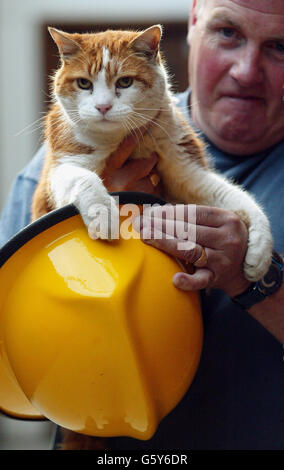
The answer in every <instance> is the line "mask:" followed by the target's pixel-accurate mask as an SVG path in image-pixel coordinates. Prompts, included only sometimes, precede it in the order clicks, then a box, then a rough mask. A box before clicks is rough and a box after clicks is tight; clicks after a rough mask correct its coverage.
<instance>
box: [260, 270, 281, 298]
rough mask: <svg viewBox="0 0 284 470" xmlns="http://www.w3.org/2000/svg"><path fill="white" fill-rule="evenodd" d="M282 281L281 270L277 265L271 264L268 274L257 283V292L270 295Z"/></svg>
mask: <svg viewBox="0 0 284 470" xmlns="http://www.w3.org/2000/svg"><path fill="white" fill-rule="evenodd" d="M281 281H282V269H281V265H279V264H278V263H272V264H271V265H270V268H269V270H268V272H267V273H266V274H265V276H264V277H263V278H262V279H261V280H260V281H259V286H258V288H259V290H260V291H261V292H262V293H263V294H265V295H271V294H273V293H274V292H276V291H277V289H278V288H279V286H280V284H281Z"/></svg>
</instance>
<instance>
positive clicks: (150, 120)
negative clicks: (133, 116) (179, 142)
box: [137, 113, 172, 141]
mask: <svg viewBox="0 0 284 470" xmlns="http://www.w3.org/2000/svg"><path fill="white" fill-rule="evenodd" d="M137 114H138V115H139V113H137ZM140 117H141V118H144V119H146V118H145V117H144V116H143V115H141V116H140ZM148 122H151V124H153V125H156V126H158V127H159V128H160V129H161V130H162V131H163V132H164V133H165V134H166V135H167V136H168V138H169V139H170V141H171V140H172V139H171V136H170V134H169V133H168V132H167V131H166V129H165V128H164V127H163V126H162V125H161V124H159V123H158V122H157V121H155V120H153V119H149V120H148Z"/></svg>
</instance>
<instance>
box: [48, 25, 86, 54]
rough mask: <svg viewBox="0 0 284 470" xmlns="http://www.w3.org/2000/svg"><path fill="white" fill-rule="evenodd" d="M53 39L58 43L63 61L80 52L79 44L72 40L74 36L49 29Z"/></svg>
mask: <svg viewBox="0 0 284 470" xmlns="http://www.w3.org/2000/svg"><path fill="white" fill-rule="evenodd" d="M48 31H49V32H50V34H51V36H52V39H53V40H54V42H55V43H56V45H57V47H58V49H59V52H60V55H61V57H62V59H68V58H69V57H71V56H72V55H74V54H76V53H77V52H78V51H79V50H80V46H79V44H77V43H76V41H74V40H73V39H72V37H71V36H72V35H71V34H68V33H64V32H63V31H59V30H58V29H55V28H51V27H49V28H48Z"/></svg>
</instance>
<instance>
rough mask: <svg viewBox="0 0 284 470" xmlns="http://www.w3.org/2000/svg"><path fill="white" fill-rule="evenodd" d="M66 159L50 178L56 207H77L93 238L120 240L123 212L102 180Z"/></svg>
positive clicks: (54, 168)
mask: <svg viewBox="0 0 284 470" xmlns="http://www.w3.org/2000/svg"><path fill="white" fill-rule="evenodd" d="M79 158H80V157H79ZM79 158H78V159H79ZM62 160H63V162H61V163H60V162H59V163H58V164H57V166H55V167H53V169H52V170H51V172H50V177H49V182H50V185H49V186H50V192H51V197H52V199H53V201H54V204H55V206H56V208H59V207H62V206H64V205H66V204H74V205H75V206H76V207H77V209H78V210H79V212H80V214H81V216H82V218H83V221H84V223H85V225H86V227H87V229H88V233H89V236H90V237H91V238H93V239H97V238H102V239H111V238H118V234H119V210H118V207H117V205H116V201H115V199H114V198H113V197H111V196H110V195H109V194H108V192H107V190H106V188H105V187H104V185H103V182H102V180H101V178H100V177H99V176H98V175H97V174H96V173H94V172H93V171H90V170H88V169H86V168H83V167H81V166H79V165H76V164H74V163H69V162H68V161H65V162H64V159H62ZM66 160H67V159H66Z"/></svg>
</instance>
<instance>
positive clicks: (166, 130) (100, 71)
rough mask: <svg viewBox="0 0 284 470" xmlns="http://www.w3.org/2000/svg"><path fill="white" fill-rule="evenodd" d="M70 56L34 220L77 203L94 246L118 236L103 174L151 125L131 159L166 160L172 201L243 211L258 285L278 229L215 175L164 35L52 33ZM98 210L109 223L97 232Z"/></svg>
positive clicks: (57, 95) (250, 275)
mask: <svg viewBox="0 0 284 470" xmlns="http://www.w3.org/2000/svg"><path fill="white" fill-rule="evenodd" d="M50 33H51V35H52V37H53V39H54V41H55V42H56V44H57V46H58V49H59V52H60V55H61V59H62V61H61V68H60V69H59V70H58V71H57V73H56V75H55V78H54V104H53V105H52V107H51V109H50V111H49V113H48V115H47V118H46V127H45V137H46V140H47V142H48V148H49V150H48V153H47V155H46V159H45V163H44V168H43V173H42V176H41V179H40V182H39V185H38V187H37V189H36V192H35V196H34V200H33V219H36V218H38V217H40V216H41V215H43V214H44V213H46V212H48V211H50V210H52V209H54V208H59V207H61V206H64V205H66V204H69V203H73V204H75V206H76V207H77V208H78V210H79V211H80V213H81V215H82V218H83V220H84V222H85V224H86V226H87V228H88V231H89V235H90V237H92V238H98V237H102V238H105V237H106V236H107V235H108V233H109V226H108V211H109V209H110V208H111V209H112V214H113V215H112V217H113V221H114V222H115V220H114V219H115V218H118V209H117V207H116V205H115V201H114V199H113V198H112V197H111V196H110V195H109V194H108V192H107V189H106V188H105V186H104V184H103V181H102V179H101V178H100V175H101V173H102V171H103V169H104V167H105V165H106V162H107V159H108V157H109V155H110V154H111V153H112V152H114V151H115V150H116V149H117V148H118V146H119V144H120V143H121V142H122V141H123V139H124V138H125V137H126V136H127V135H128V134H129V133H130V132H132V133H135V132H139V131H138V129H139V128H140V127H141V126H142V125H144V126H145V125H149V127H148V131H147V133H146V134H145V135H144V137H143V139H141V140H140V141H139V144H138V145H137V148H136V149H135V151H134V152H133V154H132V155H131V158H141V157H143V158H145V157H147V156H149V155H150V154H151V153H152V152H153V151H155V152H157V153H158V154H159V162H158V164H157V169H158V172H159V174H160V176H161V178H162V181H163V187H164V190H165V192H164V194H163V197H164V198H165V199H166V200H167V201H169V202H174V203H175V202H178V203H191V204H204V205H209V206H216V207H221V208H224V209H228V210H231V211H235V212H237V213H238V214H239V215H240V217H241V218H244V221H245V222H246V223H247V222H248V221H249V223H248V225H249V243H248V250H247V253H246V258H245V263H244V272H245V275H246V277H247V279H249V280H257V279H259V278H260V277H261V276H262V275H263V274H264V273H265V272H266V271H267V269H268V266H269V263H270V260H271V250H272V237H271V233H270V228H269V222H268V220H267V218H266V216H265V215H264V213H263V211H262V210H261V208H260V207H259V206H258V205H257V204H256V203H255V201H254V200H253V198H252V197H251V196H249V195H248V194H247V193H246V192H244V191H243V190H242V189H240V188H239V187H237V186H236V185H234V184H232V183H230V182H229V181H227V180H226V179H225V178H223V177H222V176H220V175H219V174H218V173H216V172H215V171H214V170H212V169H210V168H209V166H208V164H207V160H206V156H205V150H204V146H203V143H202V142H201V140H200V139H199V138H198V137H197V135H196V134H195V132H194V131H193V129H192V128H191V127H190V126H189V124H188V123H187V122H186V121H185V119H184V118H183V117H182V114H181V112H180V110H179V109H178V107H177V106H176V104H175V98H174V96H173V95H172V93H171V91H170V87H169V82H168V78H167V74H166V70H165V68H164V66H163V63H162V60H161V56H160V53H159V43H160V38H161V27H160V26H159V25H155V26H152V27H151V28H148V29H147V30H145V31H143V32H133V31H106V32H103V33H96V34H95V33H94V34H67V33H64V32H61V31H58V30H56V29H53V28H50ZM98 209H101V213H100V221H101V216H102V211H104V213H105V224H104V223H100V228H99V231H98V224H97V217H98Z"/></svg>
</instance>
